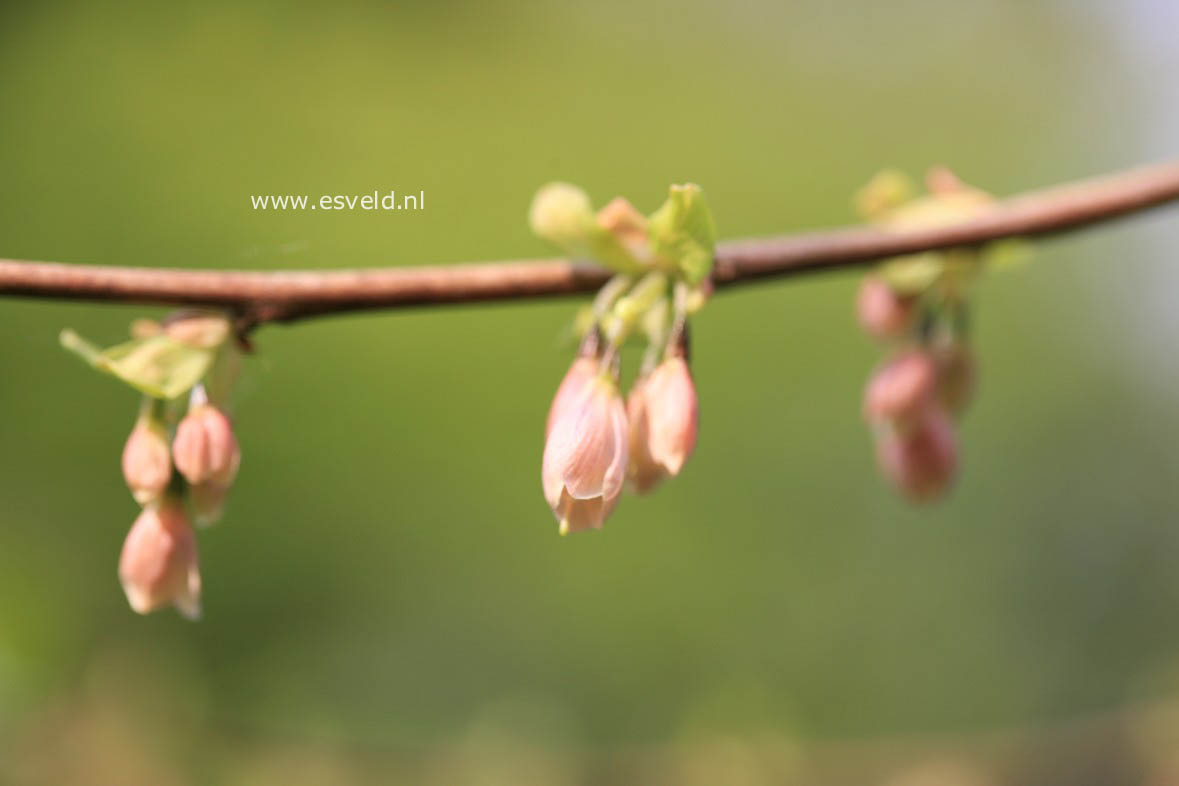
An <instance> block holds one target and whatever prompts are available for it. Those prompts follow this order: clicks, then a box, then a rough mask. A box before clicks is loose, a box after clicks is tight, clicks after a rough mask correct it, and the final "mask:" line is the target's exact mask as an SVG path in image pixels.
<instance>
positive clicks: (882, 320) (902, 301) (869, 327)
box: [856, 276, 917, 339]
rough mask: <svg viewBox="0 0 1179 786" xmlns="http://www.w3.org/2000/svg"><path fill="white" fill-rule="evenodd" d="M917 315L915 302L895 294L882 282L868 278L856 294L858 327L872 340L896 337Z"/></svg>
mask: <svg viewBox="0 0 1179 786" xmlns="http://www.w3.org/2000/svg"><path fill="white" fill-rule="evenodd" d="M916 315H917V300H916V298H913V297H903V296H901V295H898V294H897V293H896V292H895V291H894V290H893V288H892V287H891V286H889V285H888V282H886V281H885V280H884V279H882V278H880V277H879V276H868V277H867V278H865V279H864V280H863V282H862V283H861V284H860V289H859V291H858V292H857V293H856V316H857V317H858V318H859V322H860V327H862V328H863V329H864V332H865V333H867V334H868V335H870V336H872V337H873V338H878V339H887V338H896V337H897V336H900V335H902V334H904V333H905V331H907V330H908V329H909V328H910V327H911V326H912V325H913V321H914V318H915V317H916Z"/></svg>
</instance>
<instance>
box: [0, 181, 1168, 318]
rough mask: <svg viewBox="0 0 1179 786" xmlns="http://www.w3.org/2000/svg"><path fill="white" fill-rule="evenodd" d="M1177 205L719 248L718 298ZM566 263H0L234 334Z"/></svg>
mask: <svg viewBox="0 0 1179 786" xmlns="http://www.w3.org/2000/svg"><path fill="white" fill-rule="evenodd" d="M1177 200H1179V162H1172V163H1167V164H1158V165H1154V166H1149V167H1143V168H1140V169H1136V170H1131V171H1128V172H1123V173H1119V174H1113V175H1107V176H1104V177H1100V178H1094V179H1091V180H1084V181H1078V182H1074V183H1070V184H1066V185H1063V186H1057V187H1055V188H1049V189H1044V190H1040V191H1035V192H1030V193H1026V194H1023V195H1020V196H1016V197H1012V198H1010V199H1007V200H1004V201H1001V202H998V203H996V205H995V208H994V210H993V211H990V212H988V213H987V214H985V215H983V216H980V217H978V218H975V219H971V220H969V221H965V222H963V223H961V224H958V225H955V226H950V227H941V228H935V229H917V230H907V231H903V232H888V231H884V230H880V229H875V228H868V227H851V228H844V229H833V230H824V231H818V232H807V233H802V234H794V235H783V236H780V237H771V238H764V239H753V240H744V241H737V242H730V243H723V244H721V245H720V246H718V247H717V252H716V266H715V268H714V270H713V274H712V279H713V283H714V284H715V285H716V287H717V288H722V287H727V286H733V285H736V284H742V283H746V282H751V281H757V280H760V279H764V278H772V277H778V276H788V275H794V274H799V273H806V272H812V271H819V270H831V269H836V268H844V267H851V266H857V265H863V264H866V263H869V262H873V261H876V260H879V259H884V258H887V257H891V256H897V255H900V254H911V253H916V252H920V251H931V250H937V249H946V248H956V247H964V246H976V245H979V244H981V243H986V242H988V241H992V240H998V239H1001V238H1006V237H1037V236H1044V235H1052V234H1057V233H1060V232H1066V231H1069V230H1072V229H1079V228H1082V227H1086V226H1090V225H1093V224H1097V223H1100V222H1103V221H1108V220H1110V219H1114V218H1117V217H1119V216H1123V215H1127V214H1130V213H1135V212H1138V211H1141V210H1145V209H1147V208H1151V207H1154V206H1157V205H1162V204H1165V203H1168V202H1174V201H1177ZM609 275H610V274H609V273H608V272H607V271H606V270H604V269H603V268H601V267H598V266H597V265H592V264H588V263H584V262H571V261H568V260H563V259H546V260H531V261H519V262H493V263H482V264H462V265H446V266H432V267H396V268H375V269H368V270H323V271H303V272H278V271H276V272H246V271H213V270H176V269H159V268H134V267H106V266H100V265H74V264H63V263H58V262H20V261H15V260H3V259H0V295H9V296H17V297H33V298H56V299H73V300H95V301H114V302H125V303H145V304H160V305H189V306H211V307H219V308H226V309H229V310H230V311H232V312H234V314H236V315H237V317H238V320H239V325H240V326H241V328H242V329H243V331H246V330H249V329H250V328H253V327H255V326H257V325H260V324H263V323H266V322H291V321H295V320H299V319H305V318H308V317H313V316H319V315H324V314H334V313H341V312H347V311H359V310H364V309H382V308H400V307H406V306H423V305H443V304H449V303H473V302H481V301H493V300H520V299H525V298H541V297H552V296H557V295H570V294H576V293H584V292H592V291H593V290H595V289H597V288H598V287H600V286H601V285H602V284H603V283H605V281H606V280H607V279H608V278H609Z"/></svg>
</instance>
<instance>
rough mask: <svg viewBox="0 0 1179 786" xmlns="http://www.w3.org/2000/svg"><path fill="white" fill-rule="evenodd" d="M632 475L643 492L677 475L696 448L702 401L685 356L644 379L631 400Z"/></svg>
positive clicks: (629, 422)
mask: <svg viewBox="0 0 1179 786" xmlns="http://www.w3.org/2000/svg"><path fill="white" fill-rule="evenodd" d="M626 404H627V422H628V424H629V426H630V469H629V473H630V479H631V482H632V483H633V484H634V487H635V490H637V491H638V492H639V493H643V492H646V491H649V490H650V489H652V488H654V487H655V486H656V485H657V484H658V483H659V481H661V480H662V479H663V478H666V477H669V476H675V475H678V474H679V473H680V470H681V469H683V466H684V462H685V461H687V459H688V456H690V455H691V453H692V450H693V449H694V448H695V447H696V431H697V426H698V423H699V404H698V401H697V398H696V386H695V384H694V383H693V382H692V373H691V371H690V370H689V369H688V363H687V361H686V360H685V359H684V358H683V357H679V356H675V357H669V358H667V359H666V360H664V361H663V362H662V363H660V364H659V365H658V366H656V367H655V370H654V371H652V372H651V373H650V374H649V375H647V376H645V377H642V378H640V379H639V380H638V381H637V382H636V383H635V384H634V386H633V387H632V388H631V392H630V396H629V397H628V398H627V402H626Z"/></svg>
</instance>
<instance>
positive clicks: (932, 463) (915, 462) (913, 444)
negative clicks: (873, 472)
mask: <svg viewBox="0 0 1179 786" xmlns="http://www.w3.org/2000/svg"><path fill="white" fill-rule="evenodd" d="M876 461H877V464H878V465H879V466H880V470H881V472H882V473H883V474H884V476H885V477H886V478H888V480H889V481H890V482H891V483H892V484H893V485H894V486H896V488H897V489H898V490H900V492H901V493H902V494H904V495H905V496H906V497H908V498H909V499H910V500H912V501H914V502H927V501H930V500H933V499H936V498H937V497H939V496H941V495H942V494H943V493H944V492H945V491H947V490H948V489H949V487H950V485H951V484H952V483H953V481H954V475H955V474H956V472H957V470H958V441H957V438H956V437H955V435H954V426H953V424H952V423H951V422H950V417H949V415H947V414H946V411H945V410H944V409H943V408H942V407H941V406H940V405H938V404H931V405H930V406H928V407H927V408H926V409H925V410H923V411H922V413H921V414H920V416H919V417H918V418H917V419H916V420H914V421H912V422H911V423H910V426H909V428H908V429H907V430H903V431H902V430H899V429H895V428H887V429H885V430H884V431H882V432H881V433H880V434H879V435H878V442H877V443H876Z"/></svg>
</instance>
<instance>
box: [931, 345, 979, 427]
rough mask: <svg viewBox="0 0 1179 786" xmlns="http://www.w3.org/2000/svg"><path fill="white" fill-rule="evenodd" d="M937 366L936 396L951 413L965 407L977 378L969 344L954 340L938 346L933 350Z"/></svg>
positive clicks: (955, 412)
mask: <svg viewBox="0 0 1179 786" xmlns="http://www.w3.org/2000/svg"><path fill="white" fill-rule="evenodd" d="M933 361H934V364H935V365H936V366H937V397H938V400H939V401H941V402H942V404H943V406H945V408H946V409H947V410H948V411H949V412H950V414H952V415H957V414H959V413H961V412H962V411H963V410H965V409H966V406H967V405H968V404H969V403H970V399H971V398H972V397H973V396H974V388H975V385H976V380H977V378H978V363H977V362H976V361H975V359H974V352H973V351H972V350H971V349H970V346H969V345H967V344H965V343H963V342H961V341H955V342H953V343H950V344H943V345H941V346H938V347H936V348H935V349H934V351H933Z"/></svg>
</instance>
